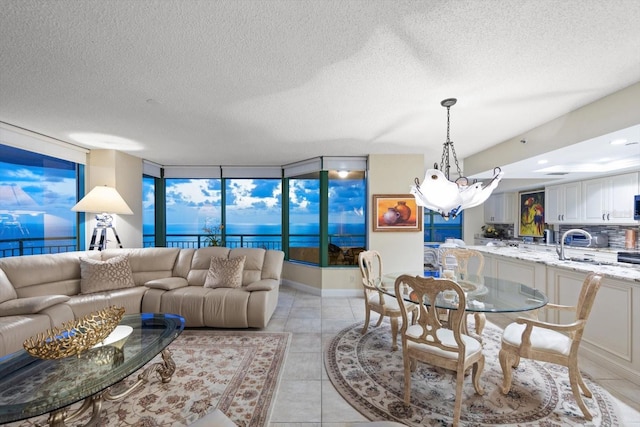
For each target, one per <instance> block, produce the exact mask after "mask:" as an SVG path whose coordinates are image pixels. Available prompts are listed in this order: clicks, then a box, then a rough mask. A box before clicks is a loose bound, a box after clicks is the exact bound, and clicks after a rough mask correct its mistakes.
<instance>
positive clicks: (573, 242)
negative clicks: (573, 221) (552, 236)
mask: <svg viewBox="0 0 640 427" xmlns="http://www.w3.org/2000/svg"><path fill="white" fill-rule="evenodd" d="M564 244H565V245H568V246H580V247H583V248H606V247H607V246H609V236H607V235H606V234H592V235H591V239H589V238H588V237H587V236H585V235H583V234H578V233H570V234H568V235H567V237H566V238H565V241H564Z"/></svg>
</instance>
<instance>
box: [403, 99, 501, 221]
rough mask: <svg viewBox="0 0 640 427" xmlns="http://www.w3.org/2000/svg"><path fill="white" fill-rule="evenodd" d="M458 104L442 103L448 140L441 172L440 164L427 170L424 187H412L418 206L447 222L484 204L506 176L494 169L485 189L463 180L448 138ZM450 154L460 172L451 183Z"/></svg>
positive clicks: (416, 180)
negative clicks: (452, 116)
mask: <svg viewBox="0 0 640 427" xmlns="http://www.w3.org/2000/svg"><path fill="white" fill-rule="evenodd" d="M456 102H457V99H456V98H447V99H445V100H443V101H442V102H440V104H441V105H442V106H443V107H445V108H446V109H447V140H446V142H445V143H444V145H443V147H442V159H441V161H440V170H438V164H437V163H434V164H433V169H427V171H426V173H425V176H424V180H423V181H422V184H420V181H419V180H418V178H416V179H415V185H412V186H411V194H413V196H414V197H415V199H416V204H417V205H418V206H424V207H425V208H427V209H431V210H432V211H436V212H438V213H439V214H440V215H442V217H443V218H444V219H445V220H449V218H455V217H456V216H458V215H459V214H460V212H462V210H463V209H467V208H472V207H474V206H478V205H480V204H482V203H484V201H485V200H487V199H488V198H489V196H490V195H491V193H492V192H493V190H494V189H495V188H496V187H497V186H498V183H499V182H500V180H501V179H502V176H503V175H504V172H502V170H501V169H500V168H499V167H495V168H494V169H493V178H492V179H491V181H489V183H488V184H487V185H486V186H483V184H482V183H481V182H477V181H475V180H474V181H473V182H472V183H469V179H468V178H467V177H464V176H462V171H461V170H460V165H459V163H458V157H457V156H456V150H455V148H454V147H453V141H451V139H450V138H449V130H450V114H449V110H450V109H451V107H452V106H454V105H455V104H456ZM449 152H451V153H452V154H453V161H454V162H455V165H456V169H457V171H458V178H457V179H456V180H455V181H450V179H449V169H450V167H451V164H450V160H449Z"/></svg>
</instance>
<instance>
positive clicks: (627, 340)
mask: <svg viewBox="0 0 640 427" xmlns="http://www.w3.org/2000/svg"><path fill="white" fill-rule="evenodd" d="M585 277H586V274H585V273H584V272H576V271H572V270H567V269H562V268H555V267H547V297H548V298H549V302H553V303H556V304H563V305H575V304H576V302H577V300H578V295H579V294H580V289H581V287H582V282H583V281H584V279H585ZM553 311H554V312H555V311H557V310H553ZM634 313H636V315H635V316H634ZM637 313H640V287H639V286H638V284H635V285H634V284H633V282H626V281H623V280H616V279H611V278H608V277H605V278H604V279H603V281H602V284H601V286H600V291H599V292H598V295H597V296H596V300H595V303H594V305H593V308H592V310H591V315H590V316H589V320H588V322H587V327H586V328H585V332H584V335H583V337H582V344H581V346H580V352H581V355H584V356H585V357H587V358H589V359H591V360H593V361H595V362H597V363H599V364H602V365H605V366H606V367H607V368H608V369H610V370H611V371H613V372H616V373H618V374H619V375H621V376H622V377H624V378H628V379H629V380H630V381H633V382H634V383H636V384H640V335H638V332H637V331H640V316H638V315H637ZM553 314H554V317H551V318H549V319H548V321H550V322H560V323H569V322H571V321H572V320H573V319H574V318H575V317H574V316H573V313H560V314H558V313H553ZM634 331H635V336H634Z"/></svg>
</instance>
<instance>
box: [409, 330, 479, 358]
mask: <svg viewBox="0 0 640 427" xmlns="http://www.w3.org/2000/svg"><path fill="white" fill-rule="evenodd" d="M436 334H437V336H438V339H440V341H442V343H443V344H445V345H448V346H452V347H457V346H458V344H457V343H456V340H455V338H454V337H453V331H452V330H451V329H445V328H440V329H438V332H437V333H436ZM407 335H409V336H411V337H415V338H418V337H419V336H420V335H422V326H420V325H411V326H409V327H408V328H407ZM462 341H464V344H465V358H466V357H469V356H471V355H473V354H475V353H477V352H480V351H482V345H481V344H480V342H479V341H478V340H476V339H474V338H472V337H470V336H468V335H462ZM408 345H409V348H415V349H418V350H420V351H424V352H428V353H431V354H435V355H436V356H441V357H447V358H450V359H457V358H458V355H457V353H454V352H452V351H446V350H443V349H441V348H438V347H435V346H432V345H428V344H418V343H416V342H413V341H408Z"/></svg>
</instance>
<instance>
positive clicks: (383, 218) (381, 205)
mask: <svg viewBox="0 0 640 427" xmlns="http://www.w3.org/2000/svg"><path fill="white" fill-rule="evenodd" d="M372 211H373V231H422V220H423V218H422V206H418V205H417V204H416V199H415V198H414V197H413V196H412V195H411V194H374V195H373V209H372Z"/></svg>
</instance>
